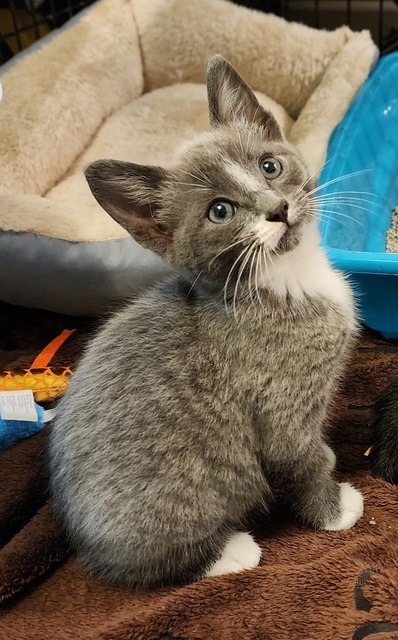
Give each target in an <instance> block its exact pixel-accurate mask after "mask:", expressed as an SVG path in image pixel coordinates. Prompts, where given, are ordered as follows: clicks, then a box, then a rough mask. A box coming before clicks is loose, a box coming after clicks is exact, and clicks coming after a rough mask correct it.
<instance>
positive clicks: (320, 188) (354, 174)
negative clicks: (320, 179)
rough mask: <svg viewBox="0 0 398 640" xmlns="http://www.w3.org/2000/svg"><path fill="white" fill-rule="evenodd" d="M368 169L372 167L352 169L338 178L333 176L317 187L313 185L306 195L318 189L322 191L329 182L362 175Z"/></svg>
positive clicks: (368, 170) (333, 182) (367, 171)
mask: <svg viewBox="0 0 398 640" xmlns="http://www.w3.org/2000/svg"><path fill="white" fill-rule="evenodd" d="M370 171H372V169H361V171H353V172H352V173H347V174H346V175H344V176H339V177H338V178H333V180H328V181H327V182H324V183H323V184H321V185H319V186H318V187H315V189H312V190H311V191H308V193H307V194H306V195H307V196H309V195H312V194H313V193H317V192H318V191H322V189H326V187H329V186H330V185H331V184H335V183H336V182H342V181H343V180H348V178H353V177H355V176H359V175H362V174H363V173H369V172H370Z"/></svg>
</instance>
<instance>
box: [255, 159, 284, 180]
mask: <svg viewBox="0 0 398 640" xmlns="http://www.w3.org/2000/svg"><path fill="white" fill-rule="evenodd" d="M260 169H261V172H262V173H263V174H264V175H265V177H266V178H267V180H274V179H275V178H277V177H278V176H280V175H281V173H282V165H281V163H280V162H279V160H277V159H276V158H271V157H268V158H262V160H260Z"/></svg>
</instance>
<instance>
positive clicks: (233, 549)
mask: <svg viewBox="0 0 398 640" xmlns="http://www.w3.org/2000/svg"><path fill="white" fill-rule="evenodd" d="M260 557H261V550H260V547H259V546H258V544H257V543H256V542H255V541H254V540H253V538H252V536H251V535H250V534H249V533H235V534H234V535H232V536H231V538H230V539H229V540H228V542H227V544H226V545H225V547H224V549H223V552H222V555H221V558H219V560H217V561H216V562H215V563H214V564H213V565H212V566H211V567H210V569H208V571H206V574H205V576H204V577H205V578H209V577H212V576H221V575H225V574H226V573H237V572H238V571H244V570H245V569H253V568H254V567H257V565H258V563H259V562H260Z"/></svg>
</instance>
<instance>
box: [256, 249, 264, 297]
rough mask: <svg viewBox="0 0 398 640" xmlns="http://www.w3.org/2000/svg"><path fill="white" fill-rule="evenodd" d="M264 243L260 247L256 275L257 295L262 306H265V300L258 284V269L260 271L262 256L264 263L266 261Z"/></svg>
mask: <svg viewBox="0 0 398 640" xmlns="http://www.w3.org/2000/svg"><path fill="white" fill-rule="evenodd" d="M264 251H265V250H264V245H261V247H260V251H259V252H258V254H257V263H256V277H255V285H256V297H257V300H258V303H259V305H260V307H262V308H264V306H263V301H262V300H261V295H260V287H259V286H258V271H259V267H260V262H261V258H262V261H263V263H265V260H266V258H265V252H264ZM262 270H263V268H262V265H261V278H262V279H264V277H263V273H262Z"/></svg>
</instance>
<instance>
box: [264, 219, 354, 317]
mask: <svg viewBox="0 0 398 640" xmlns="http://www.w3.org/2000/svg"><path fill="white" fill-rule="evenodd" d="M262 272H263V273H262V285H263V286H264V287H266V288H268V289H271V290H272V291H274V292H275V293H276V294H277V295H279V296H282V297H285V296H286V295H290V296H291V297H292V298H293V299H294V300H297V301H298V302H299V301H301V300H303V299H304V298H305V297H306V296H308V297H311V298H326V299H327V300H330V301H331V302H333V303H335V304H338V306H339V307H340V308H341V310H342V311H343V313H345V314H346V316H347V320H348V321H349V323H350V324H351V323H352V324H354V323H355V320H354V301H353V295H352V291H351V288H350V286H349V284H348V283H347V281H346V279H345V277H344V276H343V274H341V273H340V272H339V271H336V270H335V269H333V267H332V266H331V265H330V263H329V261H328V259H327V257H326V254H325V251H324V249H323V248H322V247H321V246H320V236H319V232H318V230H317V227H316V223H315V222H312V223H311V224H309V225H308V226H307V228H306V229H305V231H304V234H303V238H302V240H301V242H300V244H299V245H298V246H297V247H296V248H295V249H294V250H293V251H290V252H288V253H285V254H283V255H281V256H277V257H275V258H272V262H271V261H268V262H267V267H266V268H263V270H262Z"/></svg>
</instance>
